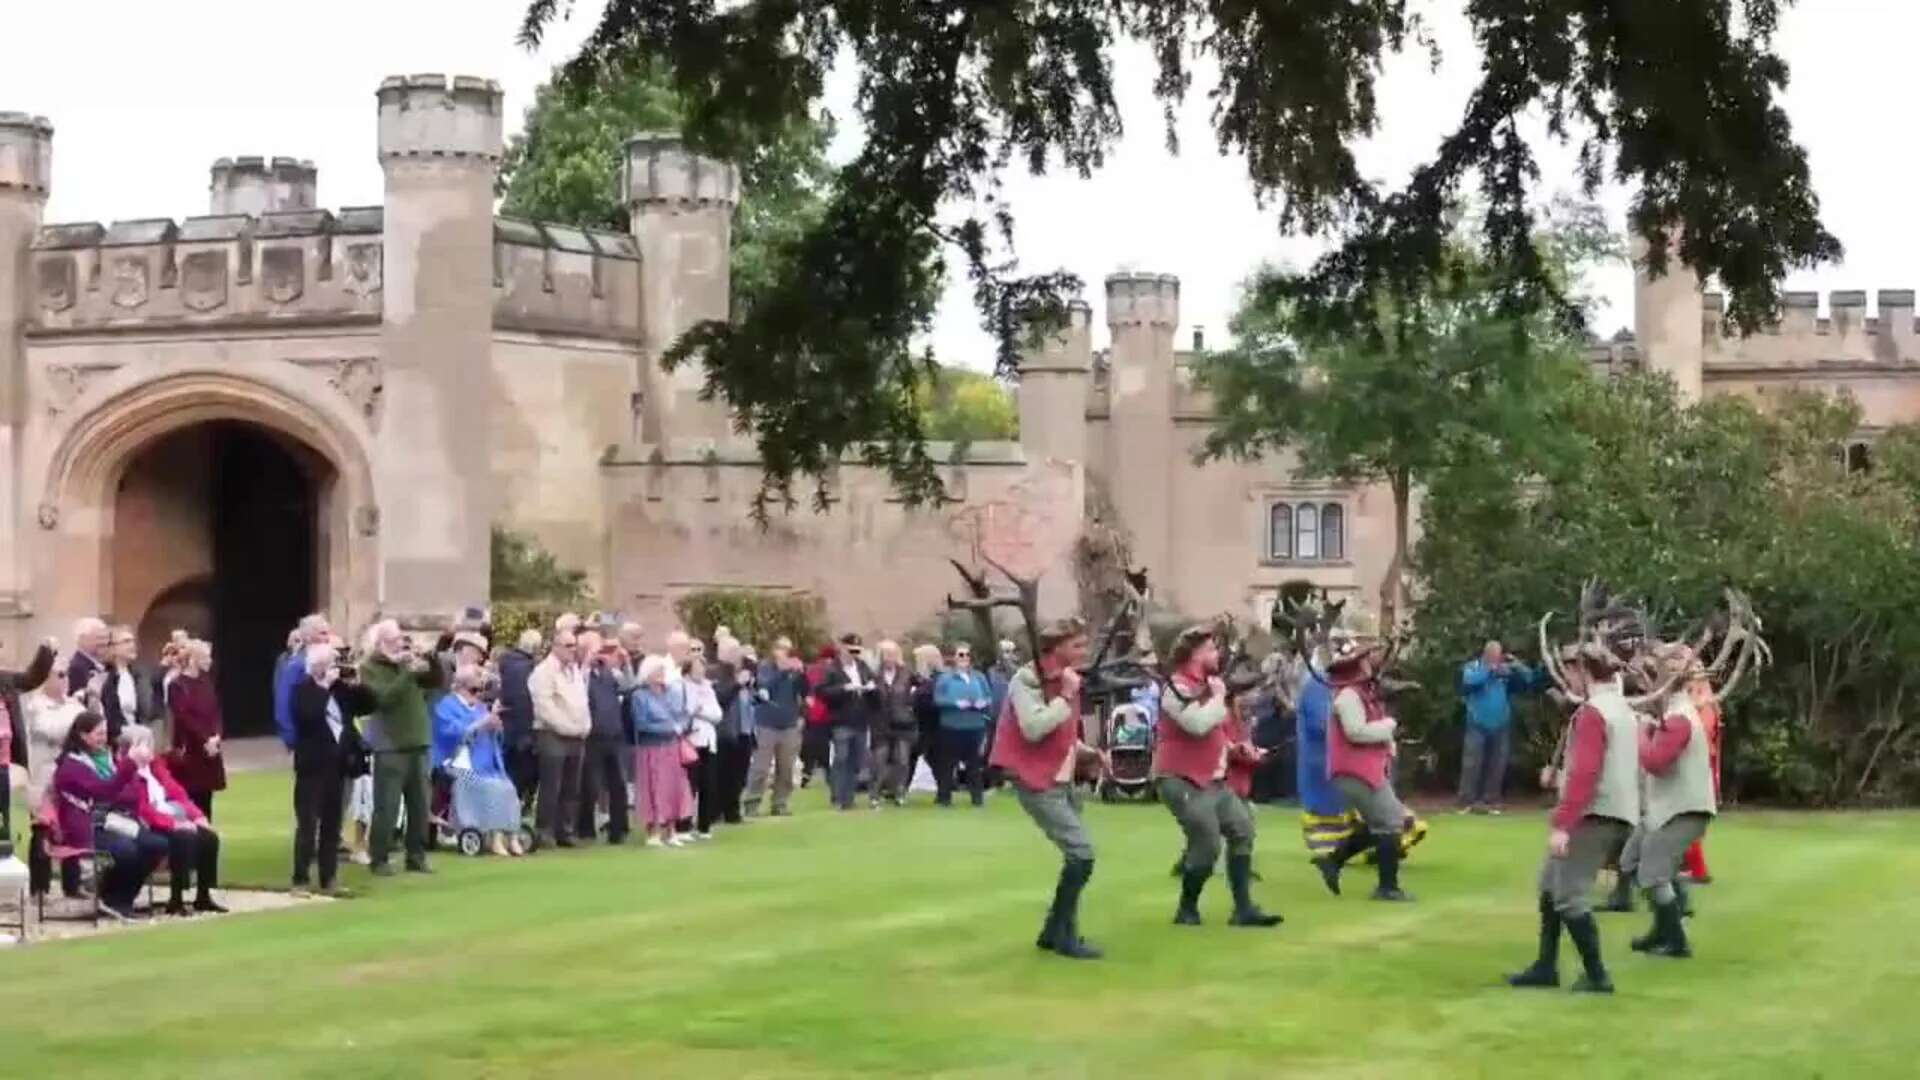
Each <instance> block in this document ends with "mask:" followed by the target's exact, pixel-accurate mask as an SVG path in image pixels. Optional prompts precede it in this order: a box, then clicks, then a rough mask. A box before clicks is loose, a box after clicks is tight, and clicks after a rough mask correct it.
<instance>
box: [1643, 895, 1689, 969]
mask: <svg viewBox="0 0 1920 1080" xmlns="http://www.w3.org/2000/svg"><path fill="white" fill-rule="evenodd" d="M1633 947H1634V948H1635V949H1636V950H1638V951H1640V952H1643V953H1646V954H1647V955H1648V956H1670V957H1672V958H1673V959H1675V960H1685V959H1687V958H1688V957H1691V956H1692V955H1693V948H1692V947H1691V946H1689V945H1688V944H1687V924H1686V921H1685V917H1684V916H1682V915H1681V914H1680V901H1679V900H1678V899H1675V900H1672V901H1670V902H1668V903H1665V904H1655V905H1654V908H1653V933H1651V934H1648V935H1647V936H1646V937H1644V938H1641V939H1639V940H1637V941H1635V942H1634V943H1633Z"/></svg>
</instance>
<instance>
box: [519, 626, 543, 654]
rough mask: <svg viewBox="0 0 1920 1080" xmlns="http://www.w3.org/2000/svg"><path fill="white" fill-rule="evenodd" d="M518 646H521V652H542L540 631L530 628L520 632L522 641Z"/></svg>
mask: <svg viewBox="0 0 1920 1080" xmlns="http://www.w3.org/2000/svg"><path fill="white" fill-rule="evenodd" d="M518 644H519V646H520V651H521V652H525V653H531V652H539V651H540V631H538V630H535V629H534V628H532V627H528V628H526V629H525V630H522V631H520V641H519V642H518Z"/></svg>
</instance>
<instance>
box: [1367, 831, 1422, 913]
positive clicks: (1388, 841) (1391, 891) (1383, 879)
mask: <svg viewBox="0 0 1920 1080" xmlns="http://www.w3.org/2000/svg"><path fill="white" fill-rule="evenodd" d="M1373 858H1374V862H1376V863H1378V864H1379V866H1380V884H1379V886H1378V887H1376V888H1375V889H1374V890H1373V898H1374V899H1375V900H1386V901H1390V902H1393V903H1407V902H1409V901H1411V900H1412V899H1413V896H1412V894H1411V893H1406V892H1402V891H1401V890H1400V836H1399V834H1398V833H1382V834H1381V835H1379V836H1376V837H1374V846H1373Z"/></svg>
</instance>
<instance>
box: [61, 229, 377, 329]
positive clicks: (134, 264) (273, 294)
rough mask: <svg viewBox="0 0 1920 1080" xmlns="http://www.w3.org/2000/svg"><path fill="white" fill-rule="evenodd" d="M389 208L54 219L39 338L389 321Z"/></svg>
mask: <svg viewBox="0 0 1920 1080" xmlns="http://www.w3.org/2000/svg"><path fill="white" fill-rule="evenodd" d="M381 223H382V214H381V211H380V209H379V208H378V207H355V208H349V209H346V210H342V211H340V213H339V214H338V215H336V214H333V213H331V212H329V211H326V210H294V211H284V212H276V213H265V214H261V215H258V216H253V215H248V214H218V215H209V216H206V217H192V218H187V219H186V220H185V221H184V222H178V223H176V222H175V221H173V220H172V219H171V218H145V219H138V220H132V221H117V222H114V223H113V224H112V225H110V226H102V225H100V224H99V223H97V222H80V223H73V224H56V225H47V226H44V227H42V228H41V229H40V231H39V233H38V234H37V235H36V236H35V238H34V243H33V247H32V251H31V252H30V260H31V263H32V275H33V286H34V306H33V322H32V324H31V327H30V330H31V332H33V333H36V334H57V333H63V332H93V331H101V330H118V329H131V328H143V327H146V328H165V327H169V326H206V325H213V324H218V323H222V322H230V321H245V322H267V323H274V322H300V321H310V320H321V321H326V320H337V319H342V318H349V319H350V318H354V317H369V318H372V317H377V316H378V315H379V312H380V291H381V286H382V282H383V258H382V241H381Z"/></svg>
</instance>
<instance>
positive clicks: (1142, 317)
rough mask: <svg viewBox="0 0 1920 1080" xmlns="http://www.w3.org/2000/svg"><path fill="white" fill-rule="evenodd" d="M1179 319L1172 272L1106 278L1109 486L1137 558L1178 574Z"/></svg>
mask: <svg viewBox="0 0 1920 1080" xmlns="http://www.w3.org/2000/svg"><path fill="white" fill-rule="evenodd" d="M1179 324H1180V279H1179V278H1177V277H1174V276H1173V275H1171V274H1114V275H1113V276H1111V277H1109V278H1107V329H1108V330H1109V331H1110V332H1111V334H1112V336H1113V341H1112V351H1111V354H1110V361H1109V363H1110V368H1109V370H1108V373H1107V395H1108V403H1109V405H1108V408H1109V410H1110V412H1109V415H1110V416H1111V417H1112V419H1111V422H1110V423H1109V424H1108V425H1107V430H1108V432H1109V437H1110V439H1111V443H1110V445H1109V446H1108V447H1107V453H1106V472H1107V490H1108V492H1109V494H1111V495H1112V497H1113V501H1114V505H1115V506H1116V507H1117V508H1118V509H1119V511H1120V517H1121V520H1123V521H1124V522H1125V523H1126V525H1127V529H1128V530H1129V531H1130V532H1131V533H1132V534H1133V557H1134V560H1135V561H1136V562H1138V563H1140V564H1142V565H1145V566H1147V567H1148V568H1150V569H1152V570H1154V571H1156V572H1158V573H1161V574H1162V577H1161V578H1160V580H1163V581H1171V580H1174V579H1173V578H1172V577H1171V576H1168V575H1167V574H1166V572H1165V571H1162V570H1160V568H1161V567H1166V566H1167V560H1168V559H1169V558H1170V557H1171V555H1172V552H1173V550H1174V547H1173V540H1172V536H1173V528H1174V522H1173V520H1172V518H1173V515H1172V513H1171V511H1170V508H1171V507H1172V506H1173V505H1174V499H1173V482H1174V479H1173V478H1174V476H1175V474H1176V473H1177V472H1178V471H1179V470H1181V468H1182V467H1183V466H1184V464H1185V463H1184V461H1183V460H1181V457H1180V454H1179V450H1178V446H1177V444H1176V441H1175V437H1174V430H1173V398H1174V371H1173V368H1174V357H1173V332H1174V329H1175V328H1176V327H1178V326H1179Z"/></svg>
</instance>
